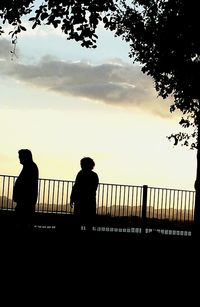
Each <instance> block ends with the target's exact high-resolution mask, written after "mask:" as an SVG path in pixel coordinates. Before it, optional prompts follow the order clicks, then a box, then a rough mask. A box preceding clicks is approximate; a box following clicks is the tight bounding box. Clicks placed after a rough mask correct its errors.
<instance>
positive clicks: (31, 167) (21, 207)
mask: <svg viewBox="0 0 200 307" xmlns="http://www.w3.org/2000/svg"><path fill="white" fill-rule="evenodd" d="M18 155H19V161H20V163H21V164H22V165H23V168H22V171H21V173H20V174H19V176H18V178H17V180H16V182H15V185H14V189H13V201H14V202H16V207H15V213H16V219H17V226H18V227H20V229H22V230H29V229H32V228H33V218H34V213H35V205H36V201H37V195H38V177H39V172H38V167H37V165H36V164H35V163H34V162H33V159H32V153H31V151H30V150H29V149H20V150H19V151H18Z"/></svg>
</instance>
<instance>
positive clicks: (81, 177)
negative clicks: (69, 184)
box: [70, 157, 99, 231]
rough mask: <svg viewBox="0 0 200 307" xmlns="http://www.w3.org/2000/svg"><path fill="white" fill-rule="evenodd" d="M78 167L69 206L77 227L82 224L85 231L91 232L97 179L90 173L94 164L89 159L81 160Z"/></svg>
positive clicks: (94, 212) (95, 175) (93, 173)
mask: <svg viewBox="0 0 200 307" xmlns="http://www.w3.org/2000/svg"><path fill="white" fill-rule="evenodd" d="M80 165H81V170H80V171H79V172H78V174H77V176H76V180H75V183H74V185H73V188H72V193H71V199H70V205H71V207H73V206H74V214H75V217H76V219H77V222H78V223H79V227H80V226H81V224H82V225H85V227H86V230H87V231H91V230H92V225H93V222H94V219H95V215H96V191H97V187H98V184H99V178H98V175H97V174H96V173H95V172H94V171H92V169H93V168H94V166H95V163H94V161H93V160H92V159H91V158H89V157H85V158H83V159H81V161H80ZM79 229H80V228H79Z"/></svg>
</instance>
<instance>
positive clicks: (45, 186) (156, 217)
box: [0, 175, 195, 235]
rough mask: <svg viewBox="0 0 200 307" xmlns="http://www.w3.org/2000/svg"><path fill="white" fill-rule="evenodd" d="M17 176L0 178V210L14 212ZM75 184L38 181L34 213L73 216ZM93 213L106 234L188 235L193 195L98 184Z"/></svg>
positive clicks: (192, 211)
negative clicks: (107, 232) (72, 200)
mask: <svg viewBox="0 0 200 307" xmlns="http://www.w3.org/2000/svg"><path fill="white" fill-rule="evenodd" d="M16 178H17V177H16V176H9V175H0V210H7V211H9V210H10V211H13V210H14V208H15V203H14V202H13V197H12V193H13V187H14V183H15V180H16ZM73 184H74V181H69V180H55V179H39V182H38V188H39V189H38V200H37V204H36V212H39V213H57V214H73V209H72V208H71V207H70V194H71V190H72V187H73ZM96 199H97V207H96V213H97V217H98V218H99V219H98V220H99V224H100V225H101V227H96V229H97V230H98V229H100V230H106V231H127V232H142V233H148V232H151V231H157V232H161V233H164V234H179V235H190V234H191V229H192V224H193V220H194V203H195V191H188V190H179V189H169V188H156V187H148V186H147V185H143V186H131V185H122V184H107V183H100V184H99V186H98V190H97V198H96Z"/></svg>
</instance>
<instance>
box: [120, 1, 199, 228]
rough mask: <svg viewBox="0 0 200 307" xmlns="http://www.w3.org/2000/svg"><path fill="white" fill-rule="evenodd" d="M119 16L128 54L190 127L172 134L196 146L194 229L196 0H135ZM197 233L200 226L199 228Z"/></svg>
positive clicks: (195, 214) (197, 29) (196, 207)
mask: <svg viewBox="0 0 200 307" xmlns="http://www.w3.org/2000/svg"><path fill="white" fill-rule="evenodd" d="M132 4H134V5H132V6H130V5H125V10H124V12H121V16H120V18H118V20H117V24H116V26H117V35H119V36H122V37H123V38H124V39H125V40H126V41H127V42H129V43H130V48H131V51H130V57H132V58H133V60H134V61H138V62H140V63H141V64H142V71H143V72H144V73H146V74H148V75H150V76H151V77H152V78H153V80H154V84H155V89H156V90H157V92H158V95H159V96H161V97H163V98H164V99H165V98H167V97H169V96H172V97H173V99H174V103H173V105H171V107H170V111H171V112H173V111H175V110H179V111H181V112H182V115H183V116H182V119H181V121H180V124H181V125H182V127H184V128H192V133H190V134H188V133H187V132H186V133H182V132H180V133H176V134H172V135H171V136H169V139H170V138H174V144H175V145H177V144H178V143H180V144H182V145H186V146H190V148H192V149H193V148H196V149H197V173H196V184H195V188H196V200H195V212H194V221H195V228H194V230H196V231H198V232H199V231H200V229H199V228H200V166H199V163H200V162H199V159H200V152H199V150H200V112H199V103H200V86H199V80H200V40H199V25H200V21H199V18H198V7H197V1H194V0H192V1H185V0H135V1H132ZM194 232H195V231H194ZM195 233H196V232H195Z"/></svg>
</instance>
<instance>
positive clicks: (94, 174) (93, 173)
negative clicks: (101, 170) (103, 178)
mask: <svg viewBox="0 0 200 307" xmlns="http://www.w3.org/2000/svg"><path fill="white" fill-rule="evenodd" d="M91 173H92V176H94V177H96V178H99V176H98V174H97V173H96V172H94V171H92V172H91Z"/></svg>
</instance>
